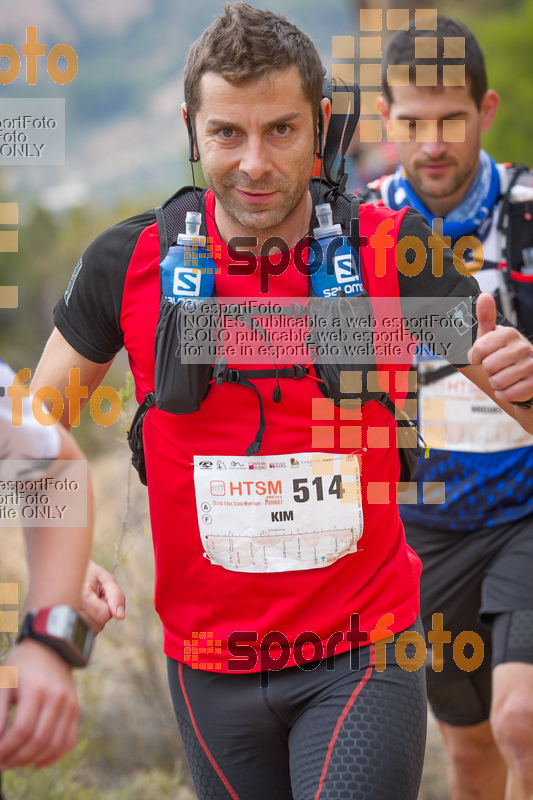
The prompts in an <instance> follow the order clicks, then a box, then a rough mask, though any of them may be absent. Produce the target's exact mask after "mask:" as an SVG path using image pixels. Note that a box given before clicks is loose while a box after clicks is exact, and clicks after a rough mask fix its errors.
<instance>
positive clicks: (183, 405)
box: [128, 178, 422, 484]
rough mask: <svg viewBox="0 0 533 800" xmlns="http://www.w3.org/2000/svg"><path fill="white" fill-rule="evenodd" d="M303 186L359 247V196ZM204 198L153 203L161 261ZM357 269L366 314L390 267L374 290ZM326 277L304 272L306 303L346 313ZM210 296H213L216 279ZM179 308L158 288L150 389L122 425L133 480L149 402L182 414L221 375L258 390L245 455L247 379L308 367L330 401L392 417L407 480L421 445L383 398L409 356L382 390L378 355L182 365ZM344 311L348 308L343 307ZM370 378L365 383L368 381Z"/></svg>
mask: <svg viewBox="0 0 533 800" xmlns="http://www.w3.org/2000/svg"><path fill="white" fill-rule="evenodd" d="M309 189H310V192H311V196H312V199H313V206H315V205H317V204H319V203H325V202H329V203H330V204H331V208H332V211H333V220H334V222H340V223H341V225H342V228H343V231H344V232H345V234H346V235H349V238H350V241H351V244H352V247H353V249H354V250H355V252H356V253H357V254H359V226H360V219H359V200H358V199H357V198H354V197H352V196H349V195H345V194H343V193H339V192H338V190H337V188H336V187H332V186H331V185H330V184H328V183H326V182H324V181H319V180H318V179H315V178H313V179H311V182H310V187H309ZM204 198H205V191H204V192H202V193H199V192H198V191H194V190H193V188H192V187H184V188H183V189H181V190H179V191H178V192H177V193H176V194H174V195H173V196H172V197H171V198H169V199H168V200H167V201H165V202H164V203H163V204H162V205H161V206H159V207H158V208H156V219H157V223H158V230H159V243H160V260H161V262H163V260H164V258H165V256H166V255H167V252H168V249H169V247H170V245H171V244H173V243H174V242H175V241H176V238H177V235H178V233H180V232H182V231H183V230H184V229H185V217H186V213H187V212H188V211H198V209H199V206H200V208H201V209H202V210H203V209H204V207H205V201H204ZM373 211H374V210H373ZM388 213H390V214H391V216H393V218H395V219H396V222H395V227H394V230H393V231H392V232H391V233H392V235H393V236H396V237H397V234H398V229H399V225H400V222H401V218H403V214H402V213H401V212H388ZM367 227H368V226H367ZM364 233H367V234H368V236H370V234H372V233H374V230H368V231H366V230H365V231H364ZM200 235H201V236H207V224H206V215H205V212H203V213H202V223H201V227H200ZM391 252H393V251H391ZM360 269H361V278H362V280H363V284H364V285H365V289H366V288H367V285H368V288H370V292H369V293H368V292H367V291H364V292H363V294H361V295H358V296H357V297H356V298H355V301H356V303H357V304H358V308H359V310H360V312H361V314H363V315H364V314H366V315H370V316H372V314H373V310H372V302H371V298H372V297H373V296H379V290H380V291H381V296H382V297H394V298H396V297H398V281H397V272H396V267H394V270H392V269H388V270H387V271H386V275H385V276H383V277H380V278H379V281H380V284H379V290H377V289H376V278H375V276H374V275H372V274H371V273H372V270H367V271H366V275H365V269H364V259H360ZM330 279H331V286H332V288H333V290H334V293H335V296H332V297H329V298H317V297H316V295H315V293H314V291H313V284H312V279H311V277H309V278H308V296H309V303H310V305H311V306H312V304H313V303H314V302H317V301H319V302H320V303H322V304H327V306H324V305H322V306H321V308H327V309H328V316H329V314H330V313H331V315H332V316H335V317H337V318H341V319H342V318H343V316H346V314H343V305H344V304H347V303H349V304H353V302H354V301H353V299H350V300H348V298H346V297H344V292H343V289H342V285H340V284H338V283H337V279H336V277H335V275H331V278H330ZM370 284H373V285H370ZM213 300H215V301H216V280H215V289H214V293H213ZM350 309H353V305H350ZM398 309H399V297H398ZM183 313H184V310H183V306H182V305H181V304H180V303H177V304H171V303H169V302H168V301H167V300H166V298H165V297H164V296H163V294H161V298H160V309H159V318H158V324H157V329H156V336H155V373H154V391H153V392H149V393H148V394H147V395H146V396H145V398H144V401H143V402H142V403H141V404H140V406H139V408H138V409H137V412H136V414H135V417H134V419H133V421H132V425H131V428H130V431H128V442H129V445H130V448H131V450H132V453H133V455H132V463H133V465H134V466H135V468H136V469H137V471H138V472H139V476H140V479H141V481H142V482H143V483H144V484H146V470H145V465H144V454H143V446H142V423H143V419H144V416H145V414H146V412H147V411H148V409H149V408H150V407H151V406H153V405H155V406H156V407H157V408H158V409H160V410H163V411H166V412H168V413H173V414H190V413H194V412H195V411H197V410H198V409H199V408H200V405H201V403H202V401H203V399H204V398H205V397H206V395H207V393H208V392H209V391H211V390H212V387H213V384H215V385H216V384H218V385H220V384H221V383H223V382H229V383H237V384H240V385H241V386H243V387H245V388H247V389H252V390H254V391H255V392H256V393H257V395H258V400H259V408H260V425H259V428H258V430H257V433H256V436H255V439H254V441H253V442H252V443H251V444H250V446H249V447H248V448H247V449H246V455H256V454H257V453H258V452H259V451H260V447H261V439H262V435H263V432H264V428H265V417H264V412H263V404H262V400H261V395H260V392H259V390H258V389H257V387H256V386H255V384H254V383H252V380H256V379H261V378H265V377H270V378H271V377H276V378H278V377H282V378H293V379H295V380H300V379H303V378H305V377H306V376H307V375H309V374H310V373H313V377H315V378H317V379H318V382H319V383H318V385H319V387H320V390H321V392H322V394H323V395H324V396H325V397H327V398H329V399H331V400H333V402H334V403H335V404H336V405H340V403H341V401H344V400H359V401H360V402H361V405H363V404H364V403H367V402H369V401H371V400H376V401H377V402H379V403H381V404H382V405H383V406H384V407H385V408H386V409H387V410H388V411H389V412H390V413H391V415H392V416H393V417H394V418H395V420H396V423H397V433H398V444H399V455H400V463H401V473H400V482H401V483H402V484H404V483H405V484H408V483H409V482H410V480H411V479H412V476H413V475H414V472H415V470H416V466H417V463H418V458H419V456H420V455H421V452H422V451H421V449H420V447H419V437H418V433H417V430H416V427H415V426H414V424H413V423H412V422H411V420H410V419H409V418H408V416H407V415H406V414H404V413H403V411H401V410H400V409H399V408H398V407H397V405H396V403H395V402H394V400H393V399H392V397H391V394H394V398H395V399H396V400H398V399H402V400H403V398H405V396H406V394H407V372H408V370H409V368H410V362H411V359H410V357H409V360H407V359H406V363H405V364H401V365H398V367H397V368H396V369H395V373H396V377H397V373H398V372H401V373H404V375H405V380H404V381H403V386H402V381H401V380H398V379H396V380H394V381H391V383H392V384H394V388H393V389H390V390H389V389H388V383H387V390H385V389H381V387H380V386H376V385H375V382H374V383H373V384H372V382H371V381H367V376H368V373H369V371H374V372H376V371H377V374H378V382H379V375H380V373H382V372H383V371H384V370H385V369H386V367H387V366H388V365H387V364H386V362H384V361H381V362H380V361H379V359H377V360H376V362H375V363H374V364H355V365H354V364H353V363H349V364H342V363H337V361H336V360H334V361H333V363H329V362H328V359H327V358H326V359H322V360H321V363H320V364H317V363H314V364H313V365H306V366H303V365H299V364H294V365H293V366H292V367H286V368H279V369H278V368H274V369H273V368H270V369H254V370H246V369H233V368H231V367H229V368H228V366H227V361H226V360H225V359H215V363H210V364H198V363H194V364H190V363H189V364H184V363H182V359H181V352H182V350H181V342H180V326H181V319H180V317H181V315H182V314H183ZM281 313H282V314H283V315H287V316H298V315H302V314H306V313H307V310H306V309H301V308H298V307H296V304H294V303H293V304H289V305H287V306H286V307H284V308H283V309H281ZM348 313H350V312H349V310H348ZM399 316H400V318H401V311H399ZM249 317H250V315H249V314H247V312H246V309H244V310H243V314H242V318H243V319H245V321H247V322H248V320H249ZM248 324H250V323H248ZM309 348H310V349H311V350H312V349H313V344H312V343H311V344H310V345H309ZM354 370H357V371H358V372H360V373H361V375H362V377H361V388H360V390H359V391H344V390H342V391H341V388H342V387H341V385H340V384H341V381H340V377H341V372H343V373H345V372H347V371H354ZM387 378H388V376H387ZM371 385H372V386H373V388H370V387H371ZM344 388H345V387H344ZM350 388H353V387H350ZM273 399H274V401H275V402H278V401H279V399H280V396H279V384H278V386H277V388H276V390H275V391H274V396H273Z"/></svg>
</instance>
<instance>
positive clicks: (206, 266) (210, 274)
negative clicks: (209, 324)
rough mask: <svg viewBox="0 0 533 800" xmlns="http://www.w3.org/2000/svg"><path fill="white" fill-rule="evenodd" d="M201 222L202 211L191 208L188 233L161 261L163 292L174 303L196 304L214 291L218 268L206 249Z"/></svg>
mask: <svg viewBox="0 0 533 800" xmlns="http://www.w3.org/2000/svg"><path fill="white" fill-rule="evenodd" d="M201 224H202V215H201V213H200V212H199V211H187V215H186V217H185V231H186V232H185V233H180V234H179V235H178V241H177V244H175V245H173V246H172V247H169V249H168V253H167V255H166V256H165V258H164V260H163V262H162V263H161V272H162V275H161V279H162V283H161V287H162V288H161V291H162V294H163V297H164V298H165V299H166V300H167V301H168V302H169V303H171V304H173V305H175V304H177V303H179V304H184V303H187V305H188V306H190V305H191V304H193V305H196V304H197V302H198V299H200V298H205V299H207V298H209V297H211V296H212V294H213V286H214V282H215V270H216V267H215V264H214V262H213V259H212V258H211V256H210V254H209V252H208V250H207V249H206V239H205V236H200V225H201Z"/></svg>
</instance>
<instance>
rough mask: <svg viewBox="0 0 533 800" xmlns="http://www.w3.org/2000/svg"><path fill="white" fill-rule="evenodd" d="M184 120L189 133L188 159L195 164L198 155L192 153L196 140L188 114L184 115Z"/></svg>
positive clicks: (198, 158)
mask: <svg viewBox="0 0 533 800" xmlns="http://www.w3.org/2000/svg"><path fill="white" fill-rule="evenodd" d="M185 121H186V123H187V133H188V134H189V161H190V162H191V163H194V164H196V162H197V161H200V156H197V155H195V153H194V148H195V147H196V142H195V137H194V129H193V127H192V123H191V120H190V118H189V115H188V114H186V115H185Z"/></svg>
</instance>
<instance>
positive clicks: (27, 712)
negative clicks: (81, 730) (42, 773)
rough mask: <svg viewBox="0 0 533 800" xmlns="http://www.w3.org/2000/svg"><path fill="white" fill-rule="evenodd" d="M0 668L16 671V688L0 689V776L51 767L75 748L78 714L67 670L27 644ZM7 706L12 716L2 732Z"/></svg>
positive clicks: (32, 643)
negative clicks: (22, 769) (15, 770)
mask: <svg viewBox="0 0 533 800" xmlns="http://www.w3.org/2000/svg"><path fill="white" fill-rule="evenodd" d="M3 666H17V667H18V688H17V689H0V770H4V769H12V768H14V767H24V766H27V765H28V764H34V765H35V766H36V767H45V766H47V765H48V764H53V762H54V761H57V759H58V758H61V756H63V755H65V753H67V752H68V751H69V750H71V749H72V748H73V747H74V745H75V744H76V736H77V732H78V720H79V716H80V708H79V705H78V699H77V696H76V687H75V686H74V681H73V680H72V675H71V673H70V668H69V667H68V665H67V664H66V663H65V662H64V661H63V659H62V658H61V657H60V656H59V655H58V654H57V653H54V652H53V650H51V649H50V648H49V647H47V646H46V645H44V644H40V643H39V642H35V641H33V640H31V639H24V640H23V641H22V642H21V643H20V644H19V645H18V646H17V647H16V648H15V650H14V651H13V652H12V653H11V655H10V656H9V657H8V658H7V659H6V660H5V661H4V662H3ZM12 705H16V711H15V714H14V716H13V719H12V721H11V724H10V725H9V726H8V725H7V722H8V715H9V709H10V708H11V706H12Z"/></svg>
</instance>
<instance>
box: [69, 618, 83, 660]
mask: <svg viewBox="0 0 533 800" xmlns="http://www.w3.org/2000/svg"><path fill="white" fill-rule="evenodd" d="M71 642H72V644H73V645H74V647H75V648H76V649H77V650H79V651H80V653H83V652H84V651H85V646H86V644H87V626H86V625H85V623H84V622H83V620H82V619H81V618H80V617H78V616H76V624H75V626H74V630H73V631H72V636H71Z"/></svg>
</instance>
